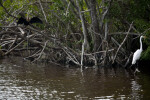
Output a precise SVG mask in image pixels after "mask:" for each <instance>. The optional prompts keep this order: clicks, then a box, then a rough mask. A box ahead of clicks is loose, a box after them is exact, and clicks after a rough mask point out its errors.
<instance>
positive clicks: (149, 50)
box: [142, 46, 150, 60]
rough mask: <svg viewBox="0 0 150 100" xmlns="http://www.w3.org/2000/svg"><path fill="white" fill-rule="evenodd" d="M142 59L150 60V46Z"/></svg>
mask: <svg viewBox="0 0 150 100" xmlns="http://www.w3.org/2000/svg"><path fill="white" fill-rule="evenodd" d="M142 59H145V60H150V46H149V47H148V48H147V49H146V50H145V51H144V52H143V53H142Z"/></svg>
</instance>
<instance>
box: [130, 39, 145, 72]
mask: <svg viewBox="0 0 150 100" xmlns="http://www.w3.org/2000/svg"><path fill="white" fill-rule="evenodd" d="M142 38H145V36H141V37H140V49H138V50H136V52H134V54H133V59H132V65H134V64H136V63H137V61H138V60H139V59H140V57H141V53H142V51H143V47H142ZM132 65H131V66H132ZM136 71H138V72H139V70H138V68H136V69H135V72H136Z"/></svg>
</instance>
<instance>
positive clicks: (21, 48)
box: [0, 0, 150, 66]
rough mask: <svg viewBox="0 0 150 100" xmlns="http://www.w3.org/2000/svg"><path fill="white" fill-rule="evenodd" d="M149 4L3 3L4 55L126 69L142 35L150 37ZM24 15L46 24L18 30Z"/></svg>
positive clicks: (122, 0) (125, 0) (104, 0)
mask: <svg viewBox="0 0 150 100" xmlns="http://www.w3.org/2000/svg"><path fill="white" fill-rule="evenodd" d="M149 4H150V1H149V0H138V1H137V0H1V1H0V38H1V39H0V47H1V51H3V52H4V54H3V55H4V56H6V55H9V54H11V55H19V56H22V57H23V58H25V59H29V60H32V62H35V61H41V60H43V61H48V62H53V63H57V64H60V63H64V64H76V65H79V66H83V65H110V64H114V63H118V64H121V65H124V64H125V63H126V64H127V63H128V61H129V60H131V57H132V54H133V52H134V51H135V50H136V49H138V48H139V38H137V37H139V36H140V35H146V36H147V37H149V35H150V31H149V30H150V27H149V26H150V24H149V21H150V15H149V13H150V6H149ZM137 8H138V9H137ZM19 13H24V14H25V16H26V17H34V16H38V17H39V18H40V19H41V20H42V21H43V24H33V25H29V26H24V25H18V26H17V25H16V22H17V20H18V18H19V17H20V16H19ZM135 38H136V39H135ZM137 41H138V42H137ZM144 43H145V45H146V47H145V50H144V53H143V56H142V58H143V59H148V60H150V47H149V45H150V42H149V40H148V39H146V40H145V41H144Z"/></svg>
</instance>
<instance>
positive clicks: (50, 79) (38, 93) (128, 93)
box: [0, 58, 150, 100]
mask: <svg viewBox="0 0 150 100" xmlns="http://www.w3.org/2000/svg"><path fill="white" fill-rule="evenodd" d="M4 99H5V100H29V99H30V100H34V99H36V100H37V99H40V100H45V99H48V100H150V75H148V74H143V73H138V74H137V75H136V76H133V75H132V74H129V72H128V71H126V70H124V69H122V68H116V69H110V68H109V69H108V68H98V69H92V68H88V69H86V70H84V71H83V72H82V73H81V71H80V68H66V67H60V66H56V65H53V64H30V63H27V62H24V61H23V60H22V59H19V58H15V59H14V58H13V59H10V58H9V59H3V60H0V100H4Z"/></svg>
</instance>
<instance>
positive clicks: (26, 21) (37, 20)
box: [17, 17, 43, 26]
mask: <svg viewBox="0 0 150 100" xmlns="http://www.w3.org/2000/svg"><path fill="white" fill-rule="evenodd" d="M32 23H40V24H42V23H43V22H42V20H41V19H39V18H38V17H33V18H31V19H30V20H29V21H28V20H27V19H25V18H24V17H20V18H19V20H18V22H17V25H18V24H24V25H26V26H27V25H29V24H32Z"/></svg>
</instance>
